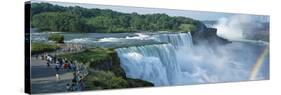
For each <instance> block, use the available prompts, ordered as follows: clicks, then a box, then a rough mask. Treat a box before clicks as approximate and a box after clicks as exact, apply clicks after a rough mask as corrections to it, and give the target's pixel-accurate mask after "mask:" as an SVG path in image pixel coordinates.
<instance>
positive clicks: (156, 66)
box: [116, 33, 269, 86]
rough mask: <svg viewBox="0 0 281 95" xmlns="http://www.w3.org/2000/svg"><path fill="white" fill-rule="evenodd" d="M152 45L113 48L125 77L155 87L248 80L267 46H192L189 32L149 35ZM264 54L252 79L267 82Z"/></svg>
mask: <svg viewBox="0 0 281 95" xmlns="http://www.w3.org/2000/svg"><path fill="white" fill-rule="evenodd" d="M153 37H154V38H155V40H157V41H160V42H167V43H168V44H154V45H144V46H135V47H128V48H118V49H116V51H117V53H118V56H119V58H120V61H121V67H122V68H123V69H124V71H125V72H126V76H127V77H130V78H135V79H142V80H146V81H149V82H152V83H153V84H154V85H155V86H163V85H180V84H198V83H213V82H227V81H243V80H249V76H250V75H251V70H252V68H253V66H254V65H255V63H256V60H257V58H258V57H259V53H260V51H263V49H264V48H265V47H267V45H264V44H250V43H241V42H233V43H231V44H227V45H222V46H216V47H215V48H211V46H208V45H200V46H199V45H197V46H193V44H192V37H191V35H190V34H189V33H177V34H159V35H153ZM268 60H269V57H268V55H267V56H266V57H265V60H264V61H263V63H264V64H263V65H262V66H261V69H260V72H259V73H258V74H257V78H256V79H268V69H267V68H268Z"/></svg>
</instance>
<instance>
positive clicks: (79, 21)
mask: <svg viewBox="0 0 281 95" xmlns="http://www.w3.org/2000/svg"><path fill="white" fill-rule="evenodd" d="M36 8H38V9H36ZM39 9H40V10H39ZM31 10H32V15H33V16H32V23H31V24H32V27H35V28H38V29H39V30H41V31H61V32H102V33H114V32H140V31H150V32H157V31H184V32H188V31H195V30H196V27H197V26H198V25H201V22H200V21H197V20H193V19H191V18H187V17H170V16H168V15H167V14H146V15H141V14H137V13H120V12H116V11H112V10H109V9H96V8H93V9H87V8H82V7H78V6H74V7H62V6H58V5H52V4H48V3H33V4H32V9H31Z"/></svg>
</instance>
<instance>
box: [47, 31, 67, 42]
mask: <svg viewBox="0 0 281 95" xmlns="http://www.w3.org/2000/svg"><path fill="white" fill-rule="evenodd" d="M48 40H50V41H55V42H56V43H64V36H63V35H60V34H57V33H55V34H50V35H49V37H48Z"/></svg>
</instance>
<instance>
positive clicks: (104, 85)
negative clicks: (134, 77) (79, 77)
mask: <svg viewBox="0 0 281 95" xmlns="http://www.w3.org/2000/svg"><path fill="white" fill-rule="evenodd" d="M84 81H85V84H86V86H87V87H86V88H87V89H89V90H93V89H114V88H127V87H128V86H129V85H128V83H127V81H126V80H125V79H123V78H122V77H118V76H115V75H114V73H112V72H110V71H96V72H95V73H94V74H90V75H88V76H87V77H86V79H85V80H84Z"/></svg>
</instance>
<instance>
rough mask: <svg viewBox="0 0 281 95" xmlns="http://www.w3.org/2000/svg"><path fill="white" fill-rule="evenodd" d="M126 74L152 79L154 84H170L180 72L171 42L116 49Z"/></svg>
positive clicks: (132, 76)
mask: <svg viewBox="0 0 281 95" xmlns="http://www.w3.org/2000/svg"><path fill="white" fill-rule="evenodd" d="M116 51H117V52H118V56H119V57H120V59H121V63H122V64H121V66H122V68H123V69H124V70H125V72H126V75H127V76H128V77H131V78H138V79H143V80H147V81H150V82H152V83H154V85H170V84H173V83H174V82H175V81H176V80H175V79H176V77H177V74H178V73H179V72H180V69H179V68H180V67H179V64H178V62H177V60H176V54H175V51H174V47H173V46H172V45H171V44H159V45H146V46H138V47H129V48H119V49H116Z"/></svg>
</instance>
